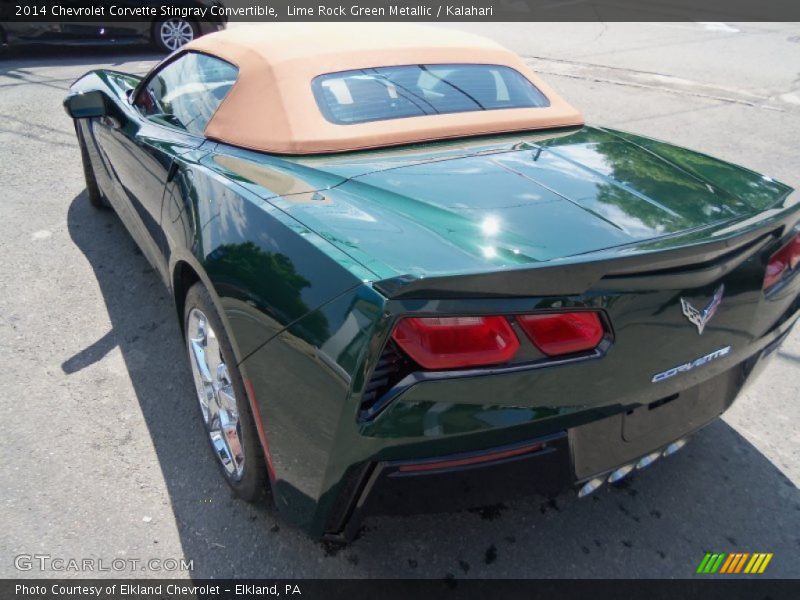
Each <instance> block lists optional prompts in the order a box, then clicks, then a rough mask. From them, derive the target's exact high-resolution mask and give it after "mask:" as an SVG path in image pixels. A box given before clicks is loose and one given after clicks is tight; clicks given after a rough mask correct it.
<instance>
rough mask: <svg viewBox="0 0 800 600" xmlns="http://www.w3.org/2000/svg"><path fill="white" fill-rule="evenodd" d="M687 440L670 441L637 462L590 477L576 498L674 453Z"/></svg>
mask: <svg viewBox="0 0 800 600" xmlns="http://www.w3.org/2000/svg"><path fill="white" fill-rule="evenodd" d="M687 441H688V440H687V439H686V438H682V439H680V440H677V441H675V442H672V443H671V444H670V445H669V446H667V447H666V448H664V449H663V450H657V451H656V452H651V453H650V454H647V455H645V456H643V457H642V458H640V459H639V460H638V462H635V463H630V464H627V465H624V466H622V467H619V468H618V469H615V470H613V471H611V473H609V474H608V476H607V477H606V476H605V475H604V476H602V477H595V478H594V479H590V480H589V481H587V482H586V483H584V484H583V487H581V489H580V490H579V491H578V498H583V497H585V496H588V495H589V494H591V493H592V492H594V491H596V490H598V489H599V488H600V487H601V486H602V485H603V484H604V483H606V482H608V483H616V482H618V481H620V480H622V479H624V478H625V477H627V476H628V475H630V474H631V473H632V472H633V471H635V470H637V469H644V468H645V467H649V466H650V465H652V464H653V463H654V462H656V461H657V460H658V459H659V458H661V457H662V456H664V457H666V456H671V455H672V454H675V453H676V452H677V451H678V450H680V449H681V448H683V447H684V446H685V445H686V442H687Z"/></svg>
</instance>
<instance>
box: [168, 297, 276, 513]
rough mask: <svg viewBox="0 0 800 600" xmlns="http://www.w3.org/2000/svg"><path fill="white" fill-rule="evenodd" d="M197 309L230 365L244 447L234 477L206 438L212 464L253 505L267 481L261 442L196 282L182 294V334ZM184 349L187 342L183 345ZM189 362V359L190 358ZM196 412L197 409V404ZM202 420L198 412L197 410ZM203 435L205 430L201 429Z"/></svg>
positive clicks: (215, 318) (217, 322)
mask: <svg viewBox="0 0 800 600" xmlns="http://www.w3.org/2000/svg"><path fill="white" fill-rule="evenodd" d="M194 308H197V309H199V310H200V311H202V312H203V314H204V315H205V316H206V318H207V319H208V323H209V325H210V326H211V328H212V329H213V330H214V332H215V333H216V338H217V340H218V342H219V348H220V354H221V358H222V360H223V361H224V363H225V365H230V367H229V368H228V375H229V377H230V382H231V384H232V386H233V391H234V395H235V397H236V407H237V411H238V413H239V424H240V429H241V441H242V446H243V447H244V457H245V460H244V468H243V470H242V473H241V475H240V476H239V477H238V478H237V477H233V476H231V475H230V474H229V473H228V472H227V471H226V470H225V468H224V467H223V465H222V462H221V461H220V460H219V459H218V457H217V455H216V453H215V451H214V446H213V443H212V442H211V438H210V437H209V436H208V435H206V438H207V439H208V447H209V449H210V450H211V454H212V456H213V457H214V462H215V463H216V464H217V466H218V467H219V469H220V472H221V473H222V476H223V477H224V479H225V481H226V482H227V483H228V485H229V486H230V487H231V488H232V489H233V491H234V492H235V493H236V495H237V496H239V497H240V498H241V499H242V500H245V501H247V502H257V501H260V500H262V499H263V498H264V497H265V496H266V494H267V491H268V489H269V478H268V477H267V468H266V462H265V460H264V451H263V449H262V447H261V442H260V441H259V439H258V433H257V431H256V426H255V423H254V421H253V414H252V412H251V411H250V404H249V402H248V400H247V395H246V391H245V387H244V381H243V380H242V375H241V373H240V372H239V369H238V368H237V367H236V359H235V356H234V353H233V348H232V347H231V343H230V340H229V339H228V334H227V332H226V331H225V328H224V326H223V324H222V319H221V318H220V316H219V313H218V312H217V309H216V308H215V306H214V302H213V301H212V300H211V295H210V294H209V293H208V290H207V289H206V287H205V286H204V285H203V284H202V283H200V282H198V283H195V284H194V285H193V286H192V287H191V288H189V291H188V292H187V294H186V302H185V304H184V308H183V325H184V331H188V330H189V328H188V322H189V314H190V313H191V311H192V309H194ZM184 339H185V340H187V342H188V336H187V335H184ZM187 350H188V343H187ZM190 360H191V359H190ZM198 410H200V406H199V402H198ZM201 419H202V410H201ZM204 430H205V431H206V432H207V429H206V428H205V427H204Z"/></svg>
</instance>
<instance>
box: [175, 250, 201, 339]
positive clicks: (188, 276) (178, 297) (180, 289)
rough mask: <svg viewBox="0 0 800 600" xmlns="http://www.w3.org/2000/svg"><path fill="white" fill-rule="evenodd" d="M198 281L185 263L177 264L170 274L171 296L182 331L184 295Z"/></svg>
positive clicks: (195, 272) (193, 271) (198, 277)
mask: <svg viewBox="0 0 800 600" xmlns="http://www.w3.org/2000/svg"><path fill="white" fill-rule="evenodd" d="M198 281H200V276H199V275H198V274H197V271H195V270H194V269H193V268H192V266H191V265H190V264H189V263H187V262H183V261H181V262H179V263H178V264H177V265H175V270H174V271H173V273H172V294H173V296H174V298H175V310H176V311H177V313H178V322H180V324H181V331H183V305H184V303H185V302H186V293H187V292H188V291H189V288H190V287H192V286H193V285H194V284H195V283H197V282H198Z"/></svg>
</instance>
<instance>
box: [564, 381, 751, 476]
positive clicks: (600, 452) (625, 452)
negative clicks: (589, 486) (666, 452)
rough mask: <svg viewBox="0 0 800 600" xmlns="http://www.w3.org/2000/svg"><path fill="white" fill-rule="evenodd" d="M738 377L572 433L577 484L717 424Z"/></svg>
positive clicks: (683, 393) (616, 416) (733, 391)
mask: <svg viewBox="0 0 800 600" xmlns="http://www.w3.org/2000/svg"><path fill="white" fill-rule="evenodd" d="M737 390H738V386H737V385H736V377H735V370H734V372H728V373H723V374H722V375H719V376H717V377H714V378H712V379H711V380H709V381H707V382H705V383H703V384H700V385H698V386H695V387H693V388H690V389H688V390H686V391H684V392H681V393H680V394H675V395H673V396H669V397H666V398H662V399H660V400H657V401H656V402H652V403H651V404H648V405H645V406H640V407H637V408H635V409H632V410H629V411H627V412H623V413H620V414H617V415H614V416H611V417H607V418H605V419H601V420H599V421H594V422H592V423H587V424H586V425H581V426H580V427H575V428H573V429H570V430H569V441H570V447H571V450H572V462H573V468H574V472H575V477H576V479H577V480H579V481H580V480H584V479H588V478H589V477H593V476H595V475H599V474H602V473H606V472H608V471H611V470H613V469H615V468H617V467H620V466H622V465H625V464H629V463H631V462H633V461H635V460H637V459H638V458H640V457H641V456H644V455H645V454H649V453H650V452H653V451H654V450H657V449H659V448H662V447H664V446H666V445H667V444H669V443H670V442H673V441H675V440H676V439H678V438H681V437H683V436H685V435H686V434H688V433H691V432H692V431H695V430H697V429H699V428H700V427H702V426H703V425H705V424H706V423H708V422H709V421H711V420H713V419H714V418H715V417H717V416H719V415H720V414H722V412H723V411H724V410H725V409H726V408H727V407H728V406H729V405H730V403H731V402H732V401H733V398H734V397H735V395H736V391H737Z"/></svg>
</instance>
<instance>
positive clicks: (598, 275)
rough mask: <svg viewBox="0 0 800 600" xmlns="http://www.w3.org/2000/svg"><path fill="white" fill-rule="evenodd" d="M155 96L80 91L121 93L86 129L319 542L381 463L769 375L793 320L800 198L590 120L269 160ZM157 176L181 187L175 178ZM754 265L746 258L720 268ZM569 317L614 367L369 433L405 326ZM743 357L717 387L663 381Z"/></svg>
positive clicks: (439, 385) (279, 490) (416, 406)
mask: <svg viewBox="0 0 800 600" xmlns="http://www.w3.org/2000/svg"><path fill="white" fill-rule="evenodd" d="M137 84H138V79H137V78H134V77H130V76H125V75H123V74H119V73H115V72H110V71H98V72H94V73H92V74H89V75H87V76H86V77H84V78H83V79H81V80H79V81H78V82H76V84H74V86H73V88H72V92H73V93H80V92H85V91H89V90H101V91H102V92H103V93H104V94H106V95H107V97H108V98H109V100H110V101H111V102H112V104H113V108H112V113H113V115H112V116H113V118H114V119H115V120H116V122H117V125H116V126H113V125H112V126H109V125H107V124H103V123H101V122H98V120H96V119H93V120H92V121H87V120H80V121H79V122H78V123H77V126H78V127H82V128H83V132H84V136H85V137H86V138H87V139H92V140H94V144H93V145H92V146H91V147H90V148H89V150H90V156H91V157H92V164H93V166H94V168H95V170H96V171H97V172H99V173H100V175H99V176H98V179H99V180H100V182H101V187H103V189H104V190H105V191H106V192H107V193H108V195H109V197H110V199H111V201H112V204H114V206H115V208H116V209H117V211H118V212H119V213H120V216H121V217H122V219H123V221H124V222H125V223H126V226H127V227H128V228H129V229H130V230H131V232H132V234H133V235H134V237H135V238H136V239H137V241H138V242H139V243H140V245H142V246H143V247H146V248H149V249H150V250H149V251H147V252H146V255H147V256H148V258H149V259H150V260H151V261H152V262H153V263H154V264H155V265H156V267H157V270H158V272H159V273H161V275H162V277H163V278H164V281H165V283H166V284H167V285H168V286H169V287H170V289H171V290H172V291H173V293H174V295H175V298H176V304H177V305H178V310H179V313H180V303H181V301H182V297H183V296H182V294H184V293H185V291H186V290H185V286H186V282H187V281H189V282H191V281H193V279H192V275H191V274H196V277H197V278H199V279H200V280H201V281H203V282H204V283H205V284H206V286H207V287H208V288H209V289H210V290H211V293H212V296H213V298H214V300H215V302H216V303H217V305H218V307H219V309H220V312H221V314H222V315H223V320H224V322H225V326H226V329H227V331H228V333H229V335H230V337H231V339H232V343H233V346H234V351H235V353H236V355H237V358H238V360H239V366H240V369H241V371H242V374H243V376H244V377H245V379H247V380H249V381H250V382H251V383H252V387H253V390H254V393H255V399H256V402H257V405H258V408H259V411H260V417H261V421H262V425H263V428H264V431H265V433H266V438H267V440H268V443H269V451H270V454H271V456H272V460H273V463H274V467H275V479H274V481H273V482H272V484H273V492H274V498H275V504H276V506H277V508H278V510H279V511H280V512H281V513H282V514H283V515H284V516H285V518H286V519H288V520H289V521H291V522H293V523H295V524H296V525H298V526H300V527H302V528H304V529H305V530H307V531H308V532H310V533H311V534H313V535H317V536H319V535H322V534H324V533H331V532H334V533H335V532H337V531H338V530H337V527H336V525H335V524H332V519H333V517H335V516H337V515H339V514H340V513H341V512H342V509H341V502H342V498H343V497H344V495H345V494H346V493H349V492H350V490H349V488H348V486H349V485H351V482H352V481H353V480H354V478H355V477H356V475H357V474H358V473H360V472H361V469H362V468H363V467H364V466H365V465H371V464H375V463H377V462H379V461H387V460H411V459H424V458H429V457H436V456H445V455H449V454H453V453H458V452H464V451H470V450H479V449H488V448H493V447H497V446H503V445H507V444H510V443H514V442H522V441H525V440H530V439H532V438H536V437H538V436H542V435H547V434H550V433H553V432H560V431H565V430H569V429H571V428H574V427H576V426H578V425H582V424H585V423H591V422H593V421H596V420H597V419H600V418H603V417H608V416H610V415H616V414H619V413H622V412H624V411H625V410H628V409H630V408H631V407H636V406H640V405H643V404H648V403H650V402H654V401H657V400H659V399H662V398H665V397H669V396H671V395H674V394H678V393H680V392H682V391H683V390H686V389H688V388H690V387H692V386H698V385H701V384H704V383H708V382H712V381H717V380H718V378H719V377H720V376H722V375H724V373H726V372H727V371H730V370H731V369H732V368H733V367H735V366H736V365H740V364H744V363H747V364H748V365H749V366H748V369H751V370H752V372H753V373H755V372H756V371H757V369H756V366H757V365H761V364H762V362H763V361H760V360H759V359H760V357H761V353H762V350H764V349H765V348H767V347H768V346H770V344H772V343H773V342H775V341H776V340H778V339H780V337H781V336H782V335H783V334H785V332H786V331H788V329H789V327H790V326H791V325H792V324H793V323H794V320H796V318H797V316H798V311H799V310H800V305H798V294H800V278H798V277H794V278H793V279H792V280H791V281H789V282H788V283H787V285H785V286H784V287H783V288H782V289H781V290H780V291H779V292H777V293H775V294H771V295H765V294H764V293H763V292H762V289H761V288H762V281H763V277H764V269H765V265H766V262H767V259H768V257H769V256H770V254H771V253H772V252H774V251H775V250H776V249H777V248H778V247H779V246H780V244H781V242H782V241H783V240H785V239H787V237H788V236H789V235H790V230H791V228H792V227H794V226H795V224H796V222H797V220H798V216H799V215H800V213H799V212H798V206H797V203H796V197H795V196H794V195H793V194H792V189H791V188H790V187H788V186H786V185H784V184H781V183H779V182H776V181H773V180H772V179H770V178H767V177H763V176H761V175H758V174H756V173H753V172H752V171H749V170H747V169H744V168H742V167H737V166H734V165H731V164H729V163H726V162H723V161H720V160H717V159H714V158H711V157H708V156H706V155H703V154H700V153H697V152H693V151H689V150H686V149H682V148H678V147H675V146H672V145H669V144H666V143H663V142H657V141H654V140H650V139H647V138H642V137H640V136H636V135H632V134H628V133H623V132H619V131H613V130H609V129H603V128H596V127H588V126H586V127H579V128H571V129H561V130H552V131H540V132H525V133H518V134H509V135H502V136H493V137H482V138H472V139H462V140H450V141H443V142H437V143H429V144H421V145H412V146H404V147H397V148H387V149H382V150H376V151H365V152H354V153H348V154H338V155H321V156H276V155H267V154H263V153H257V152H253V151H249V150H246V149H241V148H234V147H231V146H227V145H225V144H219V143H216V142H214V141H212V140H205V139H202V138H191V137H190V136H183V135H176V134H175V133H174V132H173V131H171V130H170V129H169V128H167V127H161V126H159V127H156V126H152V125H149V124H147V123H143V121H142V119H141V117H140V116H139V115H138V114H137V113H136V111H135V110H134V109H133V108H132V107H131V105H130V103H129V101H128V95H129V92H130V90H131V89H132V88H133V87H135V86H136V85H137ZM130 140H133V142H130ZM136 143H138V144H140V146H142V147H145V148H146V152H147V153H148V154H147V157H149V158H148V160H152V161H153V162H152V165H153V168H152V173H153V174H155V175H153V177H154V178H155V181H153V182H150V183H147V182H144V183H142V184H141V186H140V188H139V189H140V190H141V191H140V192H138V194H139V195H141V196H145V195H147V194H148V193H150V194H155V195H157V196H158V200H157V202H156V204H157V206H158V209H159V211H160V212H159V213H158V214H159V215H160V216H159V217H154V216H153V215H154V214H156V212H158V211H154V210H152V209H148V202H147V198H144V197H138V196H137V194H132V193H131V190H130V189H125V190H122V191H120V190H119V186H117V192H118V193H117V196H116V197H114V193H113V191H114V188H115V184H114V183H113V181H112V179H113V173H112V172H111V171H109V170H108V169H107V168H106V167H105V166H104V165H108V164H111V165H114V164H115V161H120V160H121V158H120V157H121V156H122V155H120V154H118V155H117V156H116V157H115V156H114V152H117V153H120V152H122V153H124V152H133V151H134V150H133V145H135V144H136ZM103 169H106V171H107V172H104V171H103ZM159 169H163V171H164V172H165V173H172V175H171V176H167V177H166V178H165V179H164V181H159V180H158V178H159V177H160V175H158V173H160V172H161V171H160V170H159ZM148 190H150V191H148ZM132 196H133V197H132ZM150 202H151V203H152V200H150ZM743 240H744V241H743ZM745 242H746V243H745ZM712 248H713V252H712ZM742 248H749V250H747V253H746V256H745V258H743V259H742V260H741V261H740V262H738V263H730V264H728V263H725V265H723V266H718V263H720V261H722V262H724V259H725V257H726V256H728V254H729V253H733V252H744V250H742ZM720 264H721V263H720ZM726 265H727V266H726ZM688 267H691V268H688ZM687 269H688V271H689V272H684V271H687ZM565 274H566V275H565ZM721 282H724V285H725V289H726V294H725V301H724V303H723V305H722V306H721V308H720V310H719V312H718V314H717V315H716V316H715V319H714V321H713V323H712V325H710V326H709V327H708V329H707V331H706V332H705V334H704V335H703V336H698V334H697V331H696V329H695V328H694V326H692V325H691V324H690V323H689V322H688V321H687V320H686V319H685V317H684V316H683V315H682V314H681V308H680V298H681V297H685V298H690V299H692V300H693V301H696V302H697V303H698V304H701V303H702V302H704V301H705V300H706V299H707V298H709V297H710V296H711V294H712V293H713V291H714V289H716V287H717V286H718V285H719V284H720V283H721ZM570 308H594V309H598V310H601V311H602V312H603V314H604V315H605V316H606V318H607V319H608V322H609V323H610V327H611V332H610V335H609V339H608V340H607V343H606V346H604V350H603V352H601V353H599V354H597V355H594V356H590V357H585V358H582V359H580V360H569V361H564V362H563V363H558V364H550V363H547V362H546V361H541V360H539V361H533V362H531V363H530V364H515V365H508V366H501V367H498V368H494V369H485V370H483V371H480V370H479V371H475V372H473V371H470V372H465V373H460V374H459V373H455V374H450V376H447V377H438V378H437V377H423V378H420V379H418V380H415V381H412V382H411V383H409V384H407V385H402V386H400V387H398V388H397V389H393V390H390V393H389V396H390V397H389V398H388V399H387V400H386V402H385V405H384V406H383V408H382V410H381V411H380V412H378V413H377V414H375V415H371V416H370V417H369V418H363V415H362V414H361V406H362V399H363V397H364V394H365V389H366V388H367V386H368V384H369V382H370V378H371V376H372V371H373V368H374V366H375V364H376V363H377V361H378V359H379V357H380V356H381V354H382V352H383V351H384V346H385V344H386V340H387V338H388V336H389V333H390V331H391V329H392V327H393V325H394V323H395V322H396V321H397V319H398V318H401V317H403V316H408V315H423V316H424V315H458V314H461V315H464V314H468V315H478V314H504V315H513V314H521V313H529V312H532V311H538V310H554V309H558V310H564V309H570ZM728 345H730V346H732V348H733V350H732V352H731V353H729V354H728V355H726V356H724V357H722V358H720V359H719V360H717V361H714V362H713V363H709V364H708V365H706V366H704V367H703V368H701V369H697V370H693V371H691V372H687V373H685V374H682V375H681V376H680V377H675V378H672V379H669V380H667V381H664V382H662V383H659V384H653V383H652V382H651V379H652V377H653V375H654V374H655V373H659V372H661V371H663V370H664V369H667V368H670V367H672V366H674V365H678V364H682V363H683V362H686V361H691V360H693V359H695V358H697V357H698V356H702V355H705V354H707V353H710V352H713V351H715V350H717V349H719V348H721V347H724V346H728ZM748 361H749V362H748ZM750 363H752V365H750ZM748 372H750V371H748ZM715 378H716V379H715ZM725 385H728V384H725ZM730 385H733V384H730ZM737 385H738V384H737ZM736 389H738V388H736ZM354 474H356V475H354Z"/></svg>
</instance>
